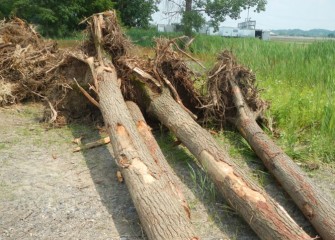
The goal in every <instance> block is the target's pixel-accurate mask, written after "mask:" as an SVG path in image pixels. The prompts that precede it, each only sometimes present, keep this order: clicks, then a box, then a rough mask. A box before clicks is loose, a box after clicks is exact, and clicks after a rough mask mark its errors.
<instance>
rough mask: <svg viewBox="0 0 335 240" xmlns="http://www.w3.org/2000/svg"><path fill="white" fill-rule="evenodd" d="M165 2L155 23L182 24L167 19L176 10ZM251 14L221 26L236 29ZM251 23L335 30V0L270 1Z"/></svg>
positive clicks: (252, 18)
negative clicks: (166, 14) (165, 13)
mask: <svg viewBox="0 0 335 240" xmlns="http://www.w3.org/2000/svg"><path fill="white" fill-rule="evenodd" d="M165 1H166V0H163V1H162V3H161V4H160V5H159V8H160V12H158V13H155V14H154V15H153V22H154V23H165V24H166V23H169V22H170V23H171V22H178V18H174V19H172V20H169V19H166V16H165V15H164V14H163V12H166V11H172V10H173V9H172V6H171V5H170V6H169V5H168V6H167V5H166V3H165ZM247 16H248V12H247V11H243V12H242V13H241V15H240V17H241V18H240V19H239V20H237V21H235V20H231V19H230V18H227V19H226V21H225V22H223V23H221V24H220V25H221V26H229V27H236V26H237V23H238V22H241V21H244V19H245V18H247ZM249 17H251V20H256V28H261V29H268V30H276V29H296V28H299V29H302V30H310V29H314V28H322V29H328V30H333V31H334V30H335V0H268V3H267V5H266V10H265V11H264V12H261V13H256V12H254V11H253V10H252V9H250V11H249Z"/></svg>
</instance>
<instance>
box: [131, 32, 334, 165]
mask: <svg viewBox="0 0 335 240" xmlns="http://www.w3.org/2000/svg"><path fill="white" fill-rule="evenodd" d="M127 34H128V35H129V36H130V37H131V38H132V40H133V41H135V43H136V44H139V45H141V46H144V47H151V46H153V41H152V39H153V37H155V36H158V33H157V32H156V31H154V30H147V31H144V30H128V31H127ZM165 36H167V35H165ZM175 36H178V34H174V35H173V36H172V37H175ZM224 49H229V50H231V51H233V53H234V54H235V56H236V57H237V59H238V60H239V62H240V63H242V64H243V65H245V66H247V67H249V68H251V69H252V70H253V71H254V72H255V73H256V76H257V83H258V85H259V86H260V87H261V88H262V89H264V91H263V92H262V97H263V98H264V99H266V100H268V101H269V102H270V103H271V105H270V109H269V111H268V112H267V115H268V117H269V118H272V120H273V123H274V125H275V127H276V128H277V130H278V131H279V133H280V134H279V136H276V139H275V140H276V142H277V143H279V144H280V145H281V146H282V147H283V148H284V149H285V151H286V152H287V153H288V154H289V155H290V156H291V157H293V158H294V159H297V160H298V161H300V162H304V161H308V162H326V163H330V162H334V159H335V101H334V99H335V68H334V66H335V41H315V42H307V43H302V42H301V41H299V42H296V43H295V42H292V41H290V42H282V41H280V42H279V41H261V40H258V39H237V38H233V39H232V38H231V39H229V38H222V37H219V36H205V35H199V36H196V39H195V41H194V42H193V44H192V46H191V48H190V50H191V51H192V52H193V54H194V55H195V56H196V57H198V59H200V60H201V61H202V62H203V63H204V64H205V66H206V67H207V68H208V70H209V69H210V68H211V66H212V65H213V63H214V62H215V58H216V55H217V54H218V53H220V52H221V51H222V50H224Z"/></svg>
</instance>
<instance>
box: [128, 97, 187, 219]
mask: <svg viewBox="0 0 335 240" xmlns="http://www.w3.org/2000/svg"><path fill="white" fill-rule="evenodd" d="M126 104H127V107H128V109H129V111H130V114H131V115H132V117H133V119H134V121H135V124H136V127H137V130H138V132H139V133H140V135H141V137H142V139H143V141H144V143H145V144H146V146H147V148H148V149H149V151H150V153H151V156H152V157H153V159H154V160H155V163H156V164H157V165H158V166H159V167H160V168H161V170H162V172H163V173H164V174H166V176H167V178H168V179H169V183H170V185H171V188H172V190H173V192H174V193H175V195H176V196H177V197H178V199H179V202H180V203H181V205H182V206H183V208H184V210H185V212H186V214H187V216H188V217H189V218H191V212H190V208H189V206H188V203H187V201H186V199H185V196H184V194H183V192H182V190H181V189H180V187H179V186H180V184H181V182H180V180H179V178H178V177H177V176H176V175H175V174H174V172H173V170H172V168H171V167H170V165H169V164H168V162H167V160H166V159H165V157H164V154H163V152H162V150H161V149H160V147H159V145H158V143H157V141H156V139H155V137H154V136H153V135H152V132H151V128H150V127H149V126H148V125H147V123H146V121H145V119H144V116H143V114H142V112H141V110H140V109H139V107H138V106H137V105H136V103H134V102H131V101H127V102H126Z"/></svg>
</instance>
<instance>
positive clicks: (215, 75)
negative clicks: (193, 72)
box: [205, 50, 268, 127]
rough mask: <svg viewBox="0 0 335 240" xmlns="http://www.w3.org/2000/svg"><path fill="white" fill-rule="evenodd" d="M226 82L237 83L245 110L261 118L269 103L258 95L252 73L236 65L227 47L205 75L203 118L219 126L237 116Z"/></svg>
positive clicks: (231, 94) (229, 87)
mask: <svg viewBox="0 0 335 240" xmlns="http://www.w3.org/2000/svg"><path fill="white" fill-rule="evenodd" d="M229 81H233V82H235V83H236V84H237V85H238V87H239V88H240V90H241V93H242V95H243V98H244V101H245V103H246V104H247V107H248V109H249V110H250V111H251V112H252V113H253V114H254V116H255V118H259V117H261V116H262V114H263V112H264V110H266V108H267V107H268V104H267V102H265V101H264V100H262V99H261V98H260V94H259V92H260V90H259V89H258V87H257V86H256V82H255V81H256V78H255V74H254V73H253V72H252V71H251V70H249V69H247V68H246V67H244V66H242V65H239V64H238V63H237V61H236V59H235V57H234V56H233V54H232V53H231V52H230V51H227V50H226V51H224V52H222V53H221V54H220V55H219V57H218V61H217V63H216V65H215V66H214V68H213V69H212V70H211V71H210V72H209V74H208V81H207V99H206V100H205V101H206V110H205V120H206V121H209V122H214V123H217V124H219V125H220V127H222V126H223V125H224V124H225V123H226V121H234V120H235V119H236V117H237V110H236V106H235V104H234V100H233V99H234V96H233V94H234V93H233V92H232V88H231V85H230V83H229Z"/></svg>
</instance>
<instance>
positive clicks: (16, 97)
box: [0, 18, 87, 124]
mask: <svg viewBox="0 0 335 240" xmlns="http://www.w3.org/2000/svg"><path fill="white" fill-rule="evenodd" d="M0 56H1V57H0V88H1V90H0V106H3V105H8V104H14V103H18V102H25V101H30V100H38V101H43V102H44V103H45V106H46V113H45V120H46V121H48V122H55V123H58V124H65V123H66V122H67V121H68V120H69V119H74V118H76V117H78V114H79V113H84V112H85V111H83V109H80V108H81V107H85V108H87V106H86V105H87V104H85V106H82V105H83V104H81V102H82V101H81V100H80V99H81V97H80V95H79V94H76V93H75V92H76V91H72V90H73V86H75V85H74V82H73V78H74V77H78V78H83V77H82V76H81V75H82V73H83V72H82V71H78V70H79V69H80V68H81V67H82V66H81V65H80V63H79V62H78V61H73V60H71V58H69V57H68V56H69V55H68V52H66V51H62V50H59V49H58V47H57V44H56V42H54V41H48V40H44V39H43V38H42V37H41V36H40V35H39V34H38V33H37V32H36V31H35V30H34V29H33V27H32V26H30V25H29V24H27V23H26V22H24V21H23V20H21V19H19V18H14V19H12V20H10V21H1V22H0ZM83 69H84V68H83ZM84 72H85V70H84ZM69 93H71V94H74V95H77V97H79V98H78V99H77V97H75V98H73V97H71V96H70V95H71V94H69ZM80 116H82V115H80Z"/></svg>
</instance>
